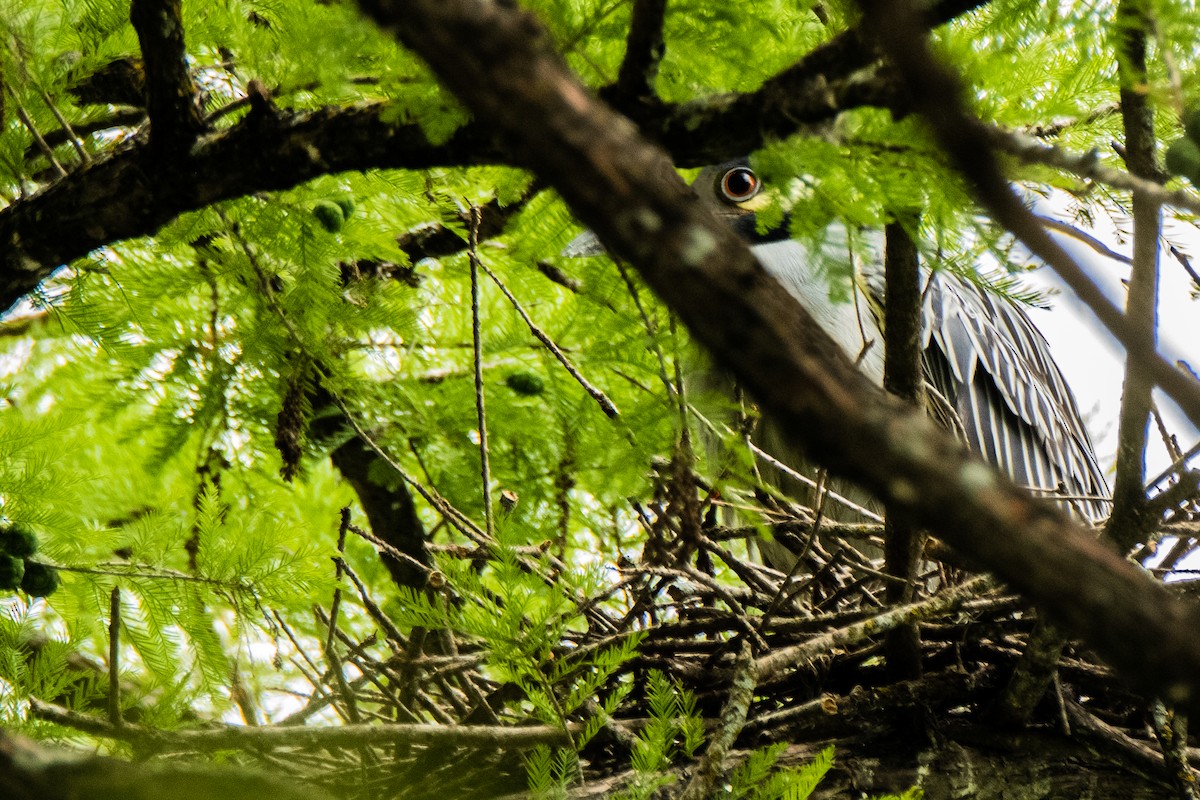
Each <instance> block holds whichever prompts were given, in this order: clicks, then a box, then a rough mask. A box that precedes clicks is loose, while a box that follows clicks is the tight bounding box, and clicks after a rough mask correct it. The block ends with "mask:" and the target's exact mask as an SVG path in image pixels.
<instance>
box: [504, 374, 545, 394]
mask: <svg viewBox="0 0 1200 800" xmlns="http://www.w3.org/2000/svg"><path fill="white" fill-rule="evenodd" d="M504 383H505V385H506V386H508V388H510V389H512V390H513V391H514V392H516V393H517V394H523V395H525V396H526V397H533V396H534V395H539V394H541V393H542V392H544V391H545V390H546V384H545V382H544V381H543V380H542V376H541V375H538V374H537V373H536V372H526V371H524V370H522V371H521V372H514V373H512V374H511V375H509V376H508V377H507V378H505V379H504Z"/></svg>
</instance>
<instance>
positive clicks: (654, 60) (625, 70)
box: [611, 0, 667, 101]
mask: <svg viewBox="0 0 1200 800" xmlns="http://www.w3.org/2000/svg"><path fill="white" fill-rule="evenodd" d="M666 13H667V0H634V3H633V16H632V18H631V19H630V22H629V35H628V37H627V38H626V39H625V58H624V60H622V61H621V69H620V71H619V72H618V73H617V83H616V85H615V86H613V87H612V95H611V96H612V99H613V100H618V101H619V100H621V99H627V98H628V99H635V98H643V97H653V96H654V94H655V92H654V79H655V78H657V77H658V64H659V62H660V61H662V57H663V52H664V51H665V50H666V45H665V44H664V43H663V18H664V17H665V16H666Z"/></svg>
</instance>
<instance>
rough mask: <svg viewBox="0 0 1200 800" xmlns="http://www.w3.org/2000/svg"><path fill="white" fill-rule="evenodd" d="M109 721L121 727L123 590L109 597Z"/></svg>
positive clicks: (113, 592)
mask: <svg viewBox="0 0 1200 800" xmlns="http://www.w3.org/2000/svg"><path fill="white" fill-rule="evenodd" d="M108 721H109V723H110V724H112V725H114V726H116V727H118V728H119V727H120V726H121V725H122V724H123V721H122V719H121V589H120V587H119V586H114V587H113V588H112V593H111V594H109V596H108Z"/></svg>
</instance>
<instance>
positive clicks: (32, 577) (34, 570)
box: [21, 561, 58, 597]
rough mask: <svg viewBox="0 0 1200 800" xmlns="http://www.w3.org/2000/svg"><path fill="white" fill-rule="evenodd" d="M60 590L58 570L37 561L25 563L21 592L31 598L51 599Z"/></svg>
mask: <svg viewBox="0 0 1200 800" xmlns="http://www.w3.org/2000/svg"><path fill="white" fill-rule="evenodd" d="M57 588H58V570H56V569H55V568H54V567H51V566H48V565H46V564H39V563H38V562H36V561H26V562H25V576H24V577H23V578H22V579H21V591H23V592H24V593H25V594H27V595H29V596H30V597H49V596H50V595H52V594H54V591H55V590H56V589H57Z"/></svg>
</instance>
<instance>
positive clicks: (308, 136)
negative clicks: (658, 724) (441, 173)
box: [0, 103, 503, 308]
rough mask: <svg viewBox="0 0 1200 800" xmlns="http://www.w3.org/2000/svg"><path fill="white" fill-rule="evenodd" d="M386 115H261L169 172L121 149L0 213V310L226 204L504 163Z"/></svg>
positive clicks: (363, 111) (358, 109)
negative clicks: (81, 265)
mask: <svg viewBox="0 0 1200 800" xmlns="http://www.w3.org/2000/svg"><path fill="white" fill-rule="evenodd" d="M384 108H385V105H384V104H383V103H369V104H361V105H356V106H351V107H349V108H340V109H339V108H325V109H321V110H319V111H313V112H307V113H285V112H277V111H274V110H272V109H269V108H260V109H259V110H257V111H253V112H251V114H250V115H248V116H247V117H246V119H245V120H243V121H242V122H241V123H240V124H238V125H237V126H236V127H234V128H231V129H229V130H226V131H221V132H219V133H215V134H211V135H208V136H205V137H202V138H201V139H200V140H198V141H197V143H196V144H195V145H194V146H193V147H192V149H191V150H190V151H188V152H187V153H184V154H180V155H179V156H178V157H177V158H176V159H175V160H174V161H172V162H171V166H170V167H168V166H166V165H164V164H163V162H161V161H159V160H158V159H156V158H155V157H154V156H153V155H152V153H151V151H150V149H149V147H148V146H147V143H146V142H145V141H143V140H136V141H134V142H131V143H129V144H127V145H125V146H123V147H121V148H119V149H117V150H116V151H114V152H113V153H111V154H110V155H109V156H108V157H107V158H104V159H102V160H99V161H97V162H96V163H95V164H94V165H93V166H92V167H90V168H87V169H81V170H77V171H75V172H73V173H72V174H70V175H69V176H67V177H66V178H64V179H62V180H60V181H57V182H55V183H53V184H51V185H49V186H47V187H46V188H44V189H43V190H42V191H40V192H38V193H37V194H35V195H33V196H31V197H30V198H29V199H27V200H23V201H20V202H17V203H14V204H13V205H11V206H9V207H8V208H6V209H4V210H3V211H0V308H7V307H8V306H10V305H12V304H13V303H14V302H16V301H17V300H19V299H20V298H21V297H22V296H24V295H25V294H28V293H29V292H31V291H33V290H34V288H36V287H37V284H38V283H39V282H40V281H41V280H42V279H43V278H45V277H46V276H48V275H49V274H50V273H51V272H52V271H53V270H55V269H56V268H58V267H59V266H60V265H62V264H66V263H69V262H70V261H73V260H75V259H77V258H81V257H83V256H85V255H87V254H88V253H90V252H91V251H93V250H95V249H96V248H98V247H101V246H104V245H107V244H112V243H113V242H117V241H120V240H122V239H129V238H133V237H136V236H146V235H149V234H152V233H154V232H155V231H157V230H158V229H159V228H160V227H162V226H163V225H164V224H166V223H167V222H169V221H171V220H173V219H175V218H176V217H178V216H179V215H180V214H183V213H185V212H188V211H194V210H196V209H199V208H204V207H206V206H208V205H211V204H213V203H216V202H219V201H221V200H227V199H230V198H233V197H242V196H245V195H247V194H251V193H253V192H260V191H271V190H279V189H289V188H291V187H293V186H296V185H298V184H300V183H303V182H305V181H308V180H311V179H313V178H315V177H318V176H320V175H325V174H328V173H332V172H344V171H351V170H363V169H371V168H391V167H396V168H407V169H424V168H427V167H431V166H438V165H443V164H455V163H457V164H461V165H472V164H477V163H482V162H488V163H495V162H497V161H502V160H503V159H502V158H501V157H500V155H499V153H498V151H497V150H496V148H495V147H494V146H493V145H492V144H491V140H490V137H489V136H488V133H487V132H486V131H485V130H484V129H483V128H482V127H481V126H477V125H476V126H468V127H466V128H463V129H462V130H460V131H459V132H458V133H457V134H456V135H454V136H453V137H451V138H450V140H449V141H447V142H445V143H443V144H440V145H435V144H432V143H430V142H429V140H428V139H426V138H425V134H424V133H423V132H422V131H421V129H420V127H419V126H417V125H395V124H391V123H389V122H385V121H384V119H383V116H384Z"/></svg>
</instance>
